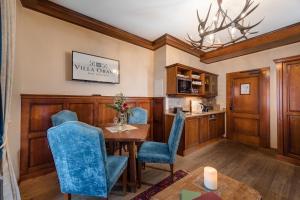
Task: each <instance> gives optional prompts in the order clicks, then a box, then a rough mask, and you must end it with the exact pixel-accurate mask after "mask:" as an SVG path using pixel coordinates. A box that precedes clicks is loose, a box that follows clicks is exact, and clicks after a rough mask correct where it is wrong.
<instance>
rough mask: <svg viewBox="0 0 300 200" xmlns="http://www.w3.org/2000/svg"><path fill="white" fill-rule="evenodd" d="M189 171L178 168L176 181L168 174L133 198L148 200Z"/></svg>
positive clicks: (175, 175)
mask: <svg viewBox="0 0 300 200" xmlns="http://www.w3.org/2000/svg"><path fill="white" fill-rule="evenodd" d="M187 174H188V173H187V172H185V171H183V170H178V171H176V172H175V173H174V182H172V179H171V176H168V177H167V178H165V179H163V180H162V181H160V182H159V183H157V184H155V185H153V186H151V187H150V188H149V189H147V190H146V191H144V192H142V193H140V194H138V195H137V196H135V197H134V198H133V199H131V200H148V199H150V198H151V197H152V196H154V195H155V194H157V193H159V192H160V191H162V190H164V189H165V188H167V187H169V186H170V185H172V184H173V183H175V182H176V181H178V180H180V179H182V178H183V177H185V176H186V175H187Z"/></svg>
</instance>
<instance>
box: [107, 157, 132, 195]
mask: <svg viewBox="0 0 300 200" xmlns="http://www.w3.org/2000/svg"><path fill="white" fill-rule="evenodd" d="M127 160H128V157H125V156H107V173H108V188H109V191H110V190H111V189H112V187H113V186H114V185H115V183H116V182H117V181H118V179H119V177H120V176H121V175H122V173H123V171H124V170H125V168H126V167H127Z"/></svg>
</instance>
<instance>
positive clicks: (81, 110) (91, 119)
mask: <svg viewBox="0 0 300 200" xmlns="http://www.w3.org/2000/svg"><path fill="white" fill-rule="evenodd" d="M94 109H95V103H94V102H71V103H69V110H71V111H73V112H76V114H77V117H78V120H79V121H81V122H84V123H87V124H95V116H94V115H95V113H94Z"/></svg>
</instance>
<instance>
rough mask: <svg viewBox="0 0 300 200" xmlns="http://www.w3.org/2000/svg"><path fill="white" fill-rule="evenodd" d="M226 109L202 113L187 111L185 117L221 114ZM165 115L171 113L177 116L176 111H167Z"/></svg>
mask: <svg viewBox="0 0 300 200" xmlns="http://www.w3.org/2000/svg"><path fill="white" fill-rule="evenodd" d="M225 112H226V111H225V110H211V111H208V112H202V113H190V112H188V113H186V114H185V117H186V118H190V117H199V116H206V115H212V114H219V113H225ZM165 115H170V116H175V115H176V114H175V113H170V112H166V113H165Z"/></svg>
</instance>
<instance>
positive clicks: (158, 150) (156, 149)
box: [137, 142, 171, 163]
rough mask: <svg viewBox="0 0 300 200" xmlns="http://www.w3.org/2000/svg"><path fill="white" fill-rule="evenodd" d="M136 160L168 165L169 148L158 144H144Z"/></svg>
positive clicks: (169, 159)
mask: <svg viewBox="0 0 300 200" xmlns="http://www.w3.org/2000/svg"><path fill="white" fill-rule="evenodd" d="M137 159H138V160H139V161H142V162H146V163H170V161H171V158H170V152H169V147H168V145H167V144H164V143H160V142H144V143H143V144H142V146H141V148H140V150H139V153H138V157H137Z"/></svg>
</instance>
